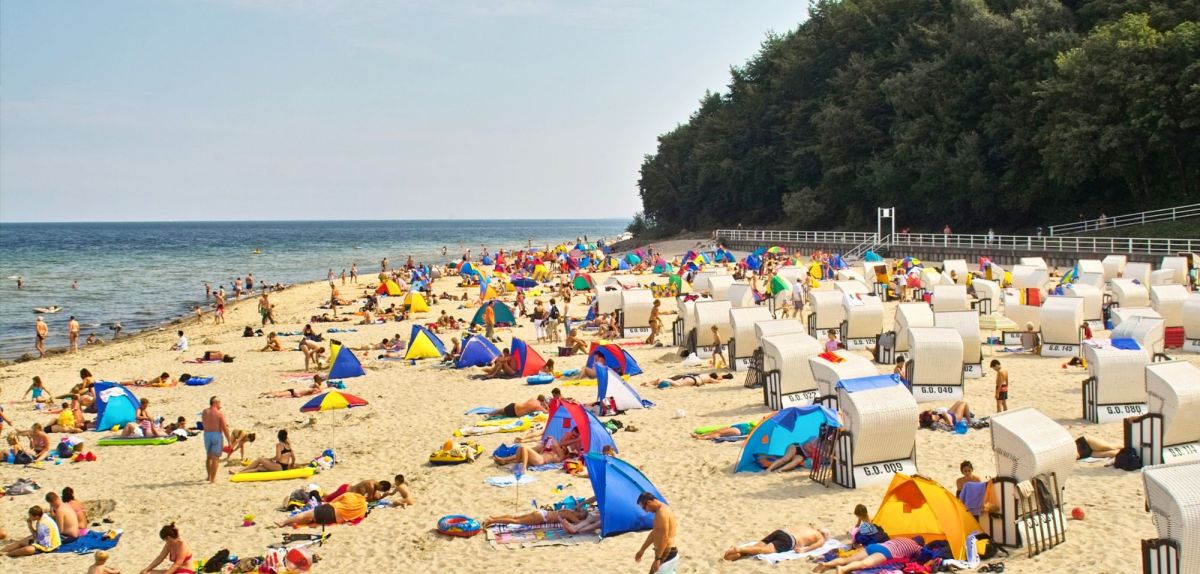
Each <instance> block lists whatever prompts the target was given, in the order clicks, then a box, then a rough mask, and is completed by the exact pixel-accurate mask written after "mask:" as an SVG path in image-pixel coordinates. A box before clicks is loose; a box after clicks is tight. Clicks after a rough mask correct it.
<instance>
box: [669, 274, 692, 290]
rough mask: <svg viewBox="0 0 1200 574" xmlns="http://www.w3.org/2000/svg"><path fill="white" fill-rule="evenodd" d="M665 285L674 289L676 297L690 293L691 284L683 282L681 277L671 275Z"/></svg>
mask: <svg viewBox="0 0 1200 574" xmlns="http://www.w3.org/2000/svg"><path fill="white" fill-rule="evenodd" d="M667 283H668V284H669V285H671V286H672V287H674V288H675V294H676V295H686V294H688V293H691V292H692V284H691V283H688V282H687V281H684V280H683V277H680V276H678V275H672V276H670V277H667Z"/></svg>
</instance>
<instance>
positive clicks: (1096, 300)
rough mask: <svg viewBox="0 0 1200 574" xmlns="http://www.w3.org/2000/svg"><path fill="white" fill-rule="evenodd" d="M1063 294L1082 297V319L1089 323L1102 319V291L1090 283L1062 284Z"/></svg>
mask: <svg viewBox="0 0 1200 574" xmlns="http://www.w3.org/2000/svg"><path fill="white" fill-rule="evenodd" d="M1063 294H1064V295H1066V296H1068V297H1079V298H1080V299H1083V320H1084V321H1088V322H1089V323H1090V322H1098V321H1101V320H1103V319H1104V291H1102V290H1100V289H1098V288H1096V287H1093V286H1091V285H1084V284H1082V283H1074V284H1068V285H1063ZM1097 330H1098V329H1097Z"/></svg>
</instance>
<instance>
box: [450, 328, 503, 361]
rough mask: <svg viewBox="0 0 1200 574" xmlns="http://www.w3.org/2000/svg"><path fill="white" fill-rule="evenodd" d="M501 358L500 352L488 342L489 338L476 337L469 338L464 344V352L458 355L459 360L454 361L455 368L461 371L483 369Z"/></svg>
mask: <svg viewBox="0 0 1200 574" xmlns="http://www.w3.org/2000/svg"><path fill="white" fill-rule="evenodd" d="M499 356H500V350H499V349H497V348H496V346H495V345H493V344H492V342H491V341H489V340H487V337H483V336H481V335H475V336H471V337H467V340H466V342H464V343H463V346H462V352H461V353H459V354H458V360H456V361H454V366H455V367H456V368H459V369H461V368H463V367H482V366H484V365H486V364H488V363H491V362H492V360H494V359H495V358H496V357H499Z"/></svg>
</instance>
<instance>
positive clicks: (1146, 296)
mask: <svg viewBox="0 0 1200 574" xmlns="http://www.w3.org/2000/svg"><path fill="white" fill-rule="evenodd" d="M1108 284H1109V286H1110V288H1111V289H1112V298H1113V301H1116V303H1117V305H1120V306H1121V307H1149V306H1150V290H1149V289H1148V288H1147V285H1148V283H1142V284H1140V285H1139V284H1137V283H1134V282H1133V279H1130V278H1128V277H1123V278H1117V279H1112V280H1110V281H1109V282H1108Z"/></svg>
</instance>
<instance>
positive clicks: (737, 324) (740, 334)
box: [729, 302, 800, 371]
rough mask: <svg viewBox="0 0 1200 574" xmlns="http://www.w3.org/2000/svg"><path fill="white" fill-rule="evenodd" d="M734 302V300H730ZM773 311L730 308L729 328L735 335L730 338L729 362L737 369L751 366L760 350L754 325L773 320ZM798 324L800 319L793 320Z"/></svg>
mask: <svg viewBox="0 0 1200 574" xmlns="http://www.w3.org/2000/svg"><path fill="white" fill-rule="evenodd" d="M730 303H731V304H732V302H730ZM771 320H773V318H772V317H771V312H770V311H769V310H767V308H766V307H759V306H754V307H731V308H730V309H729V328H730V330H731V331H733V336H731V337H730V338H729V362H730V364H731V365H732V366H733V369H734V370H735V371H744V370H746V369H748V368H749V367H750V362H751V359H752V358H753V357H754V351H756V350H758V348H759V347H758V336H757V335H756V334H755V332H754V325H755V324H756V323H758V322H760V321H771ZM792 322H793V323H795V324H796V325H797V326H799V325H800V323H799V322H798V321H792Z"/></svg>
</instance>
